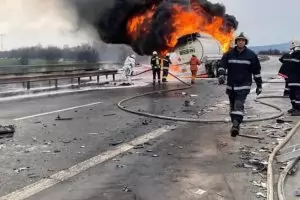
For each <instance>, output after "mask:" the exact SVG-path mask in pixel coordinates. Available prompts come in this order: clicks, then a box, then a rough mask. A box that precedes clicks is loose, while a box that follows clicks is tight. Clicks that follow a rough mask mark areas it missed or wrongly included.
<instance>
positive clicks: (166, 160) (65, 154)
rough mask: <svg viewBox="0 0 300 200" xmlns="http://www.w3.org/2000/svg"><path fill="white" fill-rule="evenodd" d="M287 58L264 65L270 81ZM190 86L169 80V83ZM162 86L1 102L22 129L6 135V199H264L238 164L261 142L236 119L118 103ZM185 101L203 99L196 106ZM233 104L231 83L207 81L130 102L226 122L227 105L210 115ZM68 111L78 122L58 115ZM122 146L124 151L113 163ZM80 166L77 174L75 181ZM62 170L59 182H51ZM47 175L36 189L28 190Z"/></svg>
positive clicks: (4, 116) (2, 144)
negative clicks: (238, 131)
mask: <svg viewBox="0 0 300 200" xmlns="http://www.w3.org/2000/svg"><path fill="white" fill-rule="evenodd" d="M277 60H278V58H271V60H269V61H266V62H264V63H262V64H263V71H262V75H263V77H264V79H269V78H271V77H276V74H277V70H278V68H279V63H278V61H277ZM180 86H182V85H181V84H180V83H169V84H167V85H162V86H161V89H167V88H176V87H180ZM253 86H255V84H254V85H253ZM157 88H158V86H157ZM157 88H156V89H157ZM152 90H153V88H152V86H148V87H142V88H124V89H115V90H98V91H88V92H81V93H73V94H65V95H57V96H52V97H37V98H34V99H22V100H14V101H10V102H0V110H1V112H0V119H1V121H3V122H4V121H5V122H7V123H8V122H10V123H14V124H15V125H16V126H17V129H16V133H15V134H14V136H13V138H3V139H0V152H1V153H0V162H1V166H0V185H1V187H0V199H1V200H2V199H3V197H2V198H1V196H4V195H8V194H12V195H13V196H11V197H14V198H15V199H28V200H48V199H49V200H50V199H56V200H66V199H68V200H96V199H97V200H98V199H103V200H106V199H107V200H123V199H124V200H127V199H138V200H146V199H149V200H150V199H157V200H167V199H201V200H202V199H203V200H206V199H207V200H212V199H213V200H214V199H216V200H217V199H256V195H255V189H254V188H253V187H249V182H250V181H251V180H252V179H253V176H252V173H251V170H249V169H245V168H237V167H234V166H235V164H236V163H238V162H239V161H240V159H239V153H240V147H241V146H243V145H255V144H256V142H257V141H256V140H254V141H253V140H249V139H247V138H241V137H238V138H236V139H232V138H230V136H229V133H228V130H229V125H228V124H195V123H184V122H173V121H165V120H160V119H152V118H146V117H141V116H136V115H133V114H130V113H126V112H124V111H122V110H120V109H119V108H117V106H116V104H117V102H118V101H120V100H121V99H123V98H126V97H129V96H132V95H135V94H139V93H143V92H149V91H152ZM182 92H186V93H187V94H188V95H191V94H194V95H192V97H191V96H187V95H183V94H182ZM185 100H189V101H192V102H194V104H193V105H191V106H188V107H186V106H185V105H184V101H185ZM226 100H227V98H226V96H225V86H218V85H217V84H216V82H215V80H198V81H197V84H196V85H195V87H193V88H191V89H189V90H185V91H176V92H170V93H167V94H166V93H162V94H155V95H150V96H147V97H142V98H138V99H135V100H133V101H130V102H128V103H126V106H128V107H132V108H134V109H136V110H140V111H141V110H142V111H147V112H151V113H155V114H163V115H168V116H177V117H187V118H208V117H215V118H220V117H226V113H225V114H224V113H221V111H220V112H219V110H221V108H217V110H215V111H214V112H213V113H210V114H209V113H205V112H203V111H205V110H207V109H209V108H211V107H212V106H214V105H216V104H218V103H221V104H222V102H223V103H224V101H226ZM91 103H96V104H94V105H89V104H91ZM225 106H226V105H225ZM250 107H251V105H250ZM67 108H70V109H67ZM250 110H251V108H250ZM255 112H257V110H255ZM255 112H254V113H255ZM270 112H271V111H270ZM58 115H59V116H60V117H61V118H69V119H66V120H55V119H56V118H57V116H58ZM24 117H25V118H24ZM20 118H21V120H16V119H20ZM22 118H24V119H22ZM169 126H173V127H174V128H171V129H167V128H166V127H169ZM157 130H158V131H157ZM145 135H146V136H147V135H149V138H150V139H149V138H147V137H143V136H145ZM140 137H142V138H140ZM138 139H140V140H138ZM133 140H138V141H140V144H141V145H138V146H136V145H133V143H131V141H133ZM134 144H135V143H134ZM122 145H124V146H122ZM126 145H127V146H126ZM131 145H132V146H131ZM128 146H129V147H128ZM116 148H117V150H118V151H119V153H117V154H116V156H112V157H111V158H109V159H105V157H106V156H109V155H110V153H111V154H114V152H110V153H106V152H108V151H114V149H116ZM97 156H98V157H97ZM99 156H100V157H99ZM89 159H90V161H89ZM97 159H98V160H97ZM99 159H100V160H101V159H102V161H99ZM87 161H88V162H87ZM76 164H77V165H76ZM78 164H79V165H78ZM74 165H76V167H75V168H72V169H74V171H76V170H77V171H76V172H74V174H73V175H72V176H70V177H69V178H66V177H68V176H69V175H70V174H71V173H70V171H72V170H70V169H69V168H70V167H72V166H74ZM86 166H88V167H87V168H85V170H80V169H82V167H83V168H84V167H86ZM75 169H76V170H75ZM63 170H64V171H63ZM61 171H63V173H61V176H60V179H57V180H53V181H54V182H55V183H54V184H52V183H49V181H48V182H47V181H44V182H43V180H51V179H53V177H52V176H51V175H53V174H56V173H58V172H61ZM37 181H40V182H39V183H38V184H37V185H36V187H34V189H33V190H30V192H31V193H30V192H28V191H27V190H25V192H22V190H20V189H22V188H24V187H25V186H28V185H29V186H32V184H33V183H36V182H37ZM16 191H17V192H16ZM28 194H29V195H28ZM245 197H247V198H245Z"/></svg>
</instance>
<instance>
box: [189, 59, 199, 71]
mask: <svg viewBox="0 0 300 200" xmlns="http://www.w3.org/2000/svg"><path fill="white" fill-rule="evenodd" d="M198 65H201V62H200V60H199V59H198V58H197V57H192V58H191V60H190V70H191V71H194V70H196V71H197V70H198Z"/></svg>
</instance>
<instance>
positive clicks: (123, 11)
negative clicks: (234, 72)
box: [63, 0, 238, 70]
mask: <svg viewBox="0 0 300 200" xmlns="http://www.w3.org/2000/svg"><path fill="white" fill-rule="evenodd" d="M63 2H67V3H68V5H67V6H65V7H67V8H69V9H72V13H74V14H75V15H76V19H77V22H78V26H79V28H86V27H92V28H93V29H94V30H95V31H96V33H97V35H98V37H99V39H101V40H102V41H103V42H105V43H109V44H126V45H129V46H130V47H131V48H132V49H133V50H134V51H135V52H136V53H137V54H139V55H152V52H153V51H156V52H158V53H159V54H160V55H161V56H164V55H165V54H166V53H167V52H174V53H175V54H177V55H178V56H179V57H181V59H180V60H179V63H178V64H179V65H185V64H187V62H188V60H189V58H190V56H191V54H193V53H194V54H196V55H197V56H198V57H199V58H200V59H201V60H202V62H205V63H206V65H207V66H209V65H211V64H213V63H216V61H218V60H220V58H221V56H222V53H223V52H225V51H227V50H228V49H229V47H230V44H231V41H232V40H233V39H234V31H235V30H236V29H237V27H238V21H237V20H236V18H235V17H234V16H232V15H228V14H226V9H225V6H224V5H222V4H219V3H211V2H209V1H208V0H189V1H187V0H143V1H134V0H109V1H107V0H85V1H82V0H64V1H63ZM74 11H75V12H74ZM171 70H172V69H171Z"/></svg>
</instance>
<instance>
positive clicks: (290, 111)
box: [287, 108, 296, 114]
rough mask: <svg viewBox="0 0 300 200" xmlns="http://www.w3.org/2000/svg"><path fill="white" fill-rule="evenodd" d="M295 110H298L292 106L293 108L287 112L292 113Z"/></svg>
mask: <svg viewBox="0 0 300 200" xmlns="http://www.w3.org/2000/svg"><path fill="white" fill-rule="evenodd" d="M295 110H296V109H295V108H291V109H289V110H288V111H287V112H288V113H290V114H291V113H292V112H294V111H295Z"/></svg>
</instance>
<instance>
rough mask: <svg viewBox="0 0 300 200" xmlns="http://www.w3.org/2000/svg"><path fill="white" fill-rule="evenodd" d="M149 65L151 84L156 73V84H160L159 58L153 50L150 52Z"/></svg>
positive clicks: (154, 79) (154, 80)
mask: <svg viewBox="0 0 300 200" xmlns="http://www.w3.org/2000/svg"><path fill="white" fill-rule="evenodd" d="M151 67H152V73H153V85H154V84H155V82H156V75H157V79H158V84H160V70H161V60H160V58H159V57H158V54H157V52H156V51H153V53H152V57H151Z"/></svg>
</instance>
